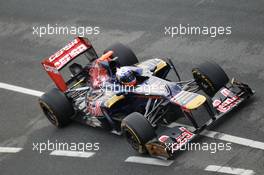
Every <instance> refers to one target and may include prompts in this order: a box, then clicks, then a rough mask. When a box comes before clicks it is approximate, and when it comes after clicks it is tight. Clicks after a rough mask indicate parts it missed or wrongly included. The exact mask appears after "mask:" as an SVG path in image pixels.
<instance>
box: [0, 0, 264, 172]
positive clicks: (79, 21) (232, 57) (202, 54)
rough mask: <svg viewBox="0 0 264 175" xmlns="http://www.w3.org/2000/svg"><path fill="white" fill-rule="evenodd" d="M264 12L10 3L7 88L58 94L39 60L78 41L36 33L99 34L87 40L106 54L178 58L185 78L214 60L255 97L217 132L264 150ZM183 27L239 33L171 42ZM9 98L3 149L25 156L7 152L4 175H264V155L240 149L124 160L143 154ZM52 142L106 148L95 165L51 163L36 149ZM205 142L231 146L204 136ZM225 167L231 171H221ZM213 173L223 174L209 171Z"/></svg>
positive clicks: (204, 2) (0, 127)
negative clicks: (84, 30) (54, 27)
mask: <svg viewBox="0 0 264 175" xmlns="http://www.w3.org/2000/svg"><path fill="white" fill-rule="evenodd" d="M263 7H264V2H263V1H261V0H256V1H248V0H221V1H220V0H218V1H216V0H184V1H179V0H170V1H169V0H163V1H158V0H154V1H146V0H142V1H140V2H135V1H127V0H126V1H124V0H116V1H114V0H111V1H106V0H101V1H96V0H91V1H84V0H80V1H69V0H65V1H62V0H59V1H52V0H46V1H33V0H24V1H23V2H22V1H19V0H9V1H1V2H0V53H1V54H0V82H1V83H8V84H11V85H16V86H21V87H25V88H29V89H34V90H39V91H46V90H48V89H50V88H51V87H52V86H53V84H52V82H51V81H50V79H49V78H48V76H47V75H46V73H45V72H44V71H43V70H42V67H41V65H40V61H41V60H42V59H43V58H44V57H47V56H49V55H51V54H52V53H54V52H55V51H56V50H58V49H60V48H61V47H62V46H64V45H65V44H66V43H67V42H68V41H70V40H71V39H72V38H73V36H69V35H67V36H66V35H52V36H44V37H41V38H40V37H38V36H36V35H33V34H32V32H33V30H32V27H33V26H38V25H39V26H40V25H47V24H60V25H79V26H99V27H100V34H99V35H91V36H87V37H89V38H90V40H91V41H92V43H93V44H94V47H95V48H96V49H97V50H99V53H102V51H103V49H104V48H106V47H107V46H109V45H110V44H112V43H114V42H123V43H125V44H127V45H129V46H130V47H131V48H132V49H133V50H134V51H135V52H136V53H137V55H138V57H139V59H140V60H144V59H145V58H150V57H171V58H173V62H174V63H175V65H176V67H177V69H178V70H179V72H181V75H182V76H183V77H184V78H190V77H191V71H190V70H191V68H192V66H193V65H194V64H195V63H199V62H201V60H202V59H212V60H214V61H216V62H218V63H219V64H220V65H221V66H222V67H223V68H224V69H225V70H226V72H227V73H228V74H229V75H231V76H232V77H237V78H238V79H240V80H243V81H244V82H247V83H248V84H250V85H251V86H252V88H254V89H255V90H256V95H255V97H254V98H252V99H250V100H249V101H248V102H247V103H246V104H245V105H243V106H242V107H241V108H239V110H236V111H234V112H233V113H232V114H230V115H227V116H226V117H225V118H224V119H223V120H221V121H220V122H218V123H217V124H216V125H214V126H213V127H212V128H210V130H213V131H216V132H221V133H225V134H229V135H232V136H237V137H240V138H247V139H251V140H254V141H259V142H264V137H263V136H264V116H263V104H264V92H263V88H264V69H263V68H264V61H263V59H264V47H263V46H264V45H263V44H264V37H263V31H264V9H263ZM180 23H181V24H190V25H194V26H195V25H199V26H215V25H217V26H219V25H222V26H227V25H229V26H232V34H231V35H228V36H222V37H216V38H210V37H208V36H175V37H174V38H171V37H169V36H168V35H165V34H164V27H165V26H177V25H179V24H180ZM0 99H1V101H0V104H1V105H0V111H1V113H0V147H2V151H3V147H16V148H22V150H20V151H18V152H16V151H15V152H16V153H7V152H5V151H3V153H0V174H1V175H17V174H20V175H28V174H40V175H44V174H64V175H72V174H76V175H77V174H82V175H83V174H91V175H96V174H108V175H110V174H131V175H132V174H141V175H144V174H145V175H146V174H166V175H167V174H168V175H169V174H182V175H191V174H197V175H205V174H212V175H214V174H218V173H219V174H222V173H230V172H233V173H237V172H238V173H237V174H239V171H240V172H242V173H240V174H243V173H244V174H254V173H255V174H260V175H261V174H264V151H263V149H257V148H253V147H250V146H244V145H243V144H236V143H233V144H232V150H231V151H221V152H216V153H214V154H212V153H210V152H208V151H185V152H181V153H179V155H178V156H177V157H176V159H175V160H174V161H173V162H170V164H169V165H168V166H157V165H146V164H141V163H129V162H125V160H127V158H128V157H130V156H139V155H137V154H136V153H135V152H134V151H133V150H131V149H130V148H129V147H128V144H127V143H126V142H125V140H124V139H123V138H121V137H118V136H115V135H113V134H110V133H106V132H104V131H102V130H100V129H94V128H90V127H86V126H83V125H80V124H76V123H74V124H72V125H70V126H68V127H67V128H65V129H61V130H60V129H56V128H55V127H53V126H52V125H51V124H49V122H48V121H47V120H46V118H45V117H44V115H43V114H42V113H41V111H40V108H39V106H38V103H37V97H36V96H31V95H26V94H23V93H18V92H13V91H9V90H6V89H0ZM47 140H51V141H56V140H57V141H61V142H76V143H79V142H84V143H86V142H92V143H95V142H99V143H100V150H99V151H95V154H94V155H92V156H87V157H86V158H85V157H82V158H81V157H67V156H56V155H50V151H45V152H43V153H41V154H40V153H38V152H37V151H33V150H32V144H33V143H35V142H47ZM197 142H200V143H202V142H207V143H212V142H223V143H225V142H224V141H222V140H219V139H213V138H209V137H204V136H201V137H200V139H198V140H197ZM0 150H1V149H0ZM137 160H139V159H137ZM209 165H212V166H209ZM214 165H215V166H214ZM208 166H209V167H208ZM218 166H219V167H220V168H219V167H218ZM222 166H223V167H224V168H222V169H221V167H222ZM228 167H233V168H239V169H230V168H228ZM210 168H211V169H218V170H219V172H218V173H217V172H213V171H209V170H210ZM206 169H207V170H208V171H206ZM241 169H242V170H241ZM245 170H248V171H245ZM249 170H251V171H249ZM235 171H236V172H235ZM252 171H254V173H252Z"/></svg>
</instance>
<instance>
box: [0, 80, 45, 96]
mask: <svg viewBox="0 0 264 175" xmlns="http://www.w3.org/2000/svg"><path fill="white" fill-rule="evenodd" d="M0 88H2V89H7V90H10V91H15V92H20V93H23V94H28V95H32V96H37V97H39V96H41V95H42V94H43V93H44V92H41V91H37V90H32V89H28V88H23V87H20V86H14V85H11V84H7V83H2V82H0Z"/></svg>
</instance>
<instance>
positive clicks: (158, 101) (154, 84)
mask: <svg viewBox="0 0 264 175" xmlns="http://www.w3.org/2000/svg"><path fill="white" fill-rule="evenodd" d="M42 65H43V67H44V69H45V70H46V72H47V73H48V75H49V76H50V78H51V79H52V80H53V81H54V83H55V85H56V88H53V89H51V90H50V91H48V92H46V93H45V94H43V95H42V96H41V97H40V98H39V104H40V107H41V108H42V110H43V112H44V114H45V116H46V117H47V118H48V119H49V121H50V122H51V123H52V124H54V125H55V126H57V127H63V126H66V125H67V124H69V123H70V122H71V121H73V120H76V121H79V122H81V123H84V124H87V125H90V126H93V127H102V128H106V129H107V130H109V131H111V132H113V133H115V134H119V135H121V134H123V135H124V136H125V137H126V139H127V141H128V142H129V144H130V145H131V146H132V148H134V149H135V150H136V151H138V152H139V153H148V154H149V155H151V156H155V157H163V158H167V159H171V158H173V157H174V156H175V154H176V151H177V150H179V149H180V148H181V147H182V146H183V145H185V144H187V143H188V142H190V141H191V140H192V139H193V138H195V136H197V135H198V134H199V133H200V132H201V131H203V130H204V129H205V128H206V127H208V126H209V125H211V124H212V123H214V122H215V121H216V120H217V119H219V118H220V117H222V116H223V115H225V114H227V113H228V112H230V111H231V110H232V109H234V108H236V107H237V106H238V105H239V104H240V103H242V102H243V101H245V100H246V99H247V98H249V97H250V96H252V95H253V94H254V91H253V90H252V89H251V88H250V87H249V86H248V85H247V84H244V83H242V82H239V81H237V80H235V79H232V80H229V78H228V76H227V75H226V73H225V72H224V70H223V69H222V68H221V67H220V66H219V65H217V64H216V63H214V62H204V63H202V64H200V65H198V66H196V67H194V68H193V69H192V74H193V79H191V80H185V81H182V80H181V78H180V76H179V74H178V72H177V70H176V68H175V66H174V65H173V63H172V61H171V60H170V59H161V58H154V59H148V60H145V61H142V62H139V61H138V59H137V57H136V56H135V54H134V53H133V51H132V50H130V49H129V48H128V47H127V46H124V45H122V44H114V45H112V46H110V47H109V48H107V49H106V50H105V51H104V53H103V55H102V56H100V57H98V56H97V53H96V52H95V50H94V48H93V46H92V44H91V43H90V41H89V40H88V39H87V38H82V37H77V38H76V39H74V40H73V41H72V42H70V43H69V44H68V45H66V46H65V47H64V48H62V49H61V50H59V51H58V52H56V53H55V54H53V55H52V56H50V57H49V58H47V59H45V60H43V61H42ZM171 71H172V72H173V73H175V75H176V76H177V77H178V81H176V82H173V81H170V80H168V79H167V75H168V73H169V72H171ZM198 92H201V93H200V94H198ZM202 94H204V95H202ZM171 106H173V107H174V108H178V109H179V110H180V111H181V112H182V114H184V116H185V117H186V118H187V119H188V120H189V122H190V123H191V124H192V126H193V128H194V129H193V130H190V129H187V128H186V127H184V126H172V125H171V123H172V122H174V121H175V120H176V119H177V114H176V113H175V114H173V115H172V116H170V120H167V118H166V117H167V116H166V113H167V111H168V109H169V107H171ZM201 108H203V109H205V111H206V112H207V113H208V120H207V121H206V122H205V123H203V124H199V123H198V122H197V120H196V119H195V117H194V115H193V113H194V111H196V110H198V109H201Z"/></svg>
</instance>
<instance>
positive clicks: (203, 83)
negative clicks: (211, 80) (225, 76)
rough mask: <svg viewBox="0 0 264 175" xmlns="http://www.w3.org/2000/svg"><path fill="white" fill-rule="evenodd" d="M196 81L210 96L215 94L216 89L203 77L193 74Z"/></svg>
mask: <svg viewBox="0 0 264 175" xmlns="http://www.w3.org/2000/svg"><path fill="white" fill-rule="evenodd" d="M193 76H194V79H195V80H196V82H197V83H198V84H199V86H200V87H201V88H202V89H203V90H204V91H205V92H206V93H207V94H208V95H212V94H213V93H214V89H213V88H212V87H211V86H210V85H209V84H208V83H207V81H205V80H204V79H203V77H201V76H200V75H199V74H197V73H195V74H193Z"/></svg>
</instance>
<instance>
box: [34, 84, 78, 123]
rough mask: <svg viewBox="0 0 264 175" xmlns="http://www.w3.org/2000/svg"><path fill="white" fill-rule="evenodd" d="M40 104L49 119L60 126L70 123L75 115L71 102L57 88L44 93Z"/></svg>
mask: <svg viewBox="0 0 264 175" xmlns="http://www.w3.org/2000/svg"><path fill="white" fill-rule="evenodd" d="M39 105H40V107H41V109H42V111H43V113H44V114H45V116H46V117H47V118H48V120H49V121H50V122H51V123H52V124H53V125H55V126H56V127H58V128H60V127H64V126H66V125H68V124H69V123H70V122H71V117H72V116H73V115H74V109H73V106H72V104H71V102H70V101H69V99H68V98H67V97H66V95H65V94H63V93H62V92H61V91H60V90H59V89H57V88H53V89H51V90H50V91H48V92H46V93H45V94H43V95H42V96H41V97H40V98H39Z"/></svg>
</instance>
